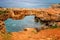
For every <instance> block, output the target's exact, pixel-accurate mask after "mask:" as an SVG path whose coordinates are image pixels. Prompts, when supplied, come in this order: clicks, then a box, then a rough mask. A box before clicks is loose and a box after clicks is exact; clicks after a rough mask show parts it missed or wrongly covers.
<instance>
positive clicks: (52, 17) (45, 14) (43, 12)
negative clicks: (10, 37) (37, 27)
mask: <svg viewBox="0 0 60 40" xmlns="http://www.w3.org/2000/svg"><path fill="white" fill-rule="evenodd" d="M27 15H34V16H35V17H36V18H39V19H40V20H41V21H45V22H49V21H52V22H60V9H59V8H55V9H53V8H41V9H39V8H36V9H34V8H32V9H29V8H0V30H1V31H2V30H3V32H6V30H5V28H4V26H5V24H4V21H5V20H7V19H8V18H12V19H14V20H19V19H22V18H24V17H25V16H27Z"/></svg>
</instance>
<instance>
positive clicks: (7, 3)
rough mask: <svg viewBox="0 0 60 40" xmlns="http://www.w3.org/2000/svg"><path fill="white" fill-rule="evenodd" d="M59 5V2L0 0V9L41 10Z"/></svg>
mask: <svg viewBox="0 0 60 40" xmlns="http://www.w3.org/2000/svg"><path fill="white" fill-rule="evenodd" d="M56 3H60V0H0V6H1V7H13V8H14V7H19V8H41V7H49V6H50V5H51V4H56Z"/></svg>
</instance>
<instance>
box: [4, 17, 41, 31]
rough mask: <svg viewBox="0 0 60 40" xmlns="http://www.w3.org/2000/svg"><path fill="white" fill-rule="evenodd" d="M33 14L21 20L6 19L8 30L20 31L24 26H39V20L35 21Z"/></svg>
mask: <svg viewBox="0 0 60 40" xmlns="http://www.w3.org/2000/svg"><path fill="white" fill-rule="evenodd" d="M34 17H35V16H26V17H24V18H23V19H22V20H13V19H10V18H9V19H7V20H6V21H5V25H6V29H7V31H8V32H16V31H22V30H23V29H24V28H30V27H32V28H40V25H41V24H40V22H38V23H37V22H35V19H34Z"/></svg>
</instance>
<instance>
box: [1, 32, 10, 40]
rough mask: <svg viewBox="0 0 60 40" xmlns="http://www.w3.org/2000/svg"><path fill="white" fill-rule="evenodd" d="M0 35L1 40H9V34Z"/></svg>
mask: <svg viewBox="0 0 60 40" xmlns="http://www.w3.org/2000/svg"><path fill="white" fill-rule="evenodd" d="M0 35H1V36H2V37H3V40H10V37H11V33H5V34H3V33H1V34H0Z"/></svg>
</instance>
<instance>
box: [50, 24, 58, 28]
mask: <svg viewBox="0 0 60 40" xmlns="http://www.w3.org/2000/svg"><path fill="white" fill-rule="evenodd" d="M57 27H58V26H57V25H56V24H54V25H52V26H51V27H50V28H57Z"/></svg>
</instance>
